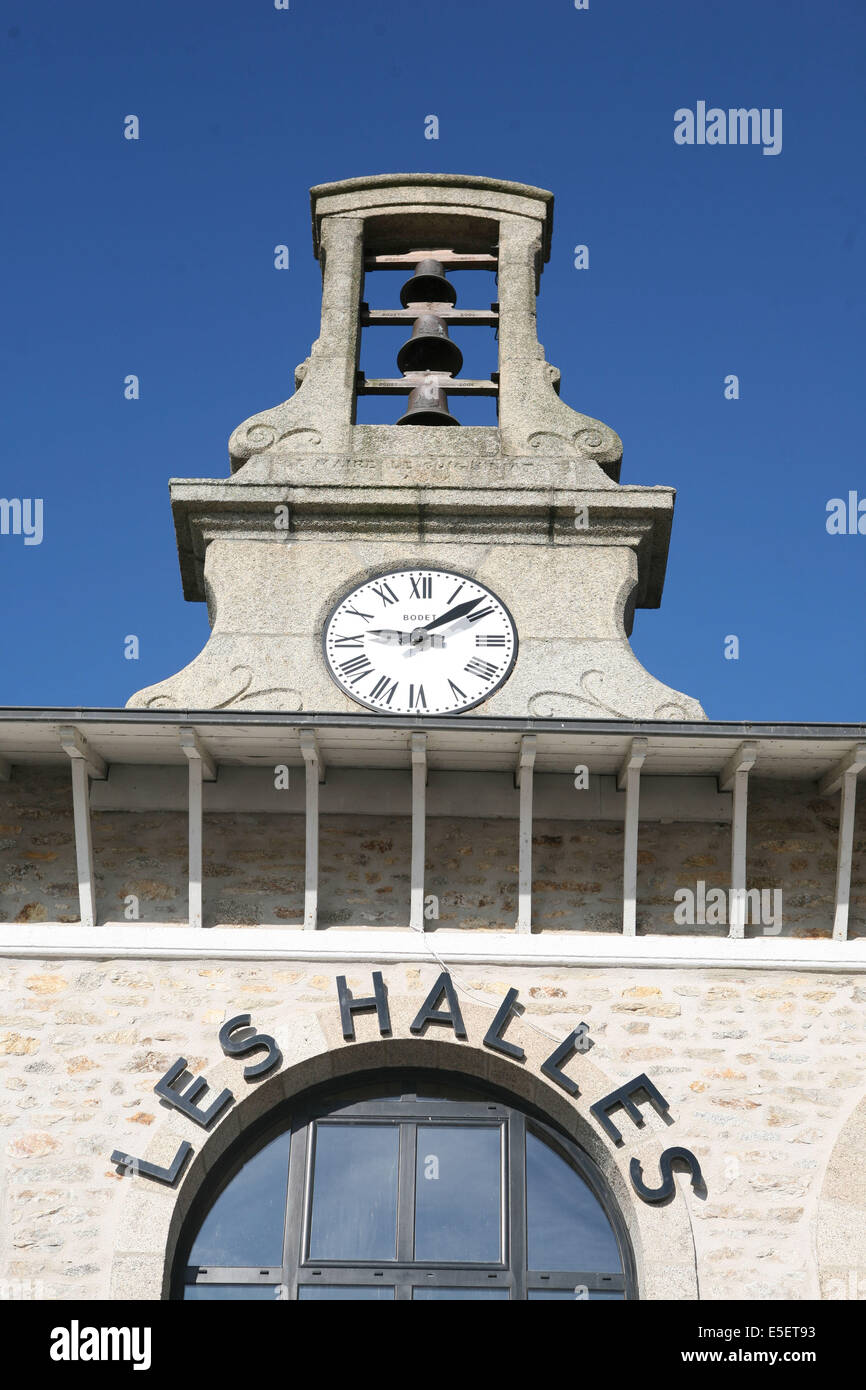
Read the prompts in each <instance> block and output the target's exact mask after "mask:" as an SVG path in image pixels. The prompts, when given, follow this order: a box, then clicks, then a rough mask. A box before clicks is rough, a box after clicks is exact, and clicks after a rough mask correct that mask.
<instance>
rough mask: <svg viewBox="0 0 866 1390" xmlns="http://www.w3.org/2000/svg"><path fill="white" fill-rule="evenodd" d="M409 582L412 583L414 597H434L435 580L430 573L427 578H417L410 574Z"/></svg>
mask: <svg viewBox="0 0 866 1390" xmlns="http://www.w3.org/2000/svg"><path fill="white" fill-rule="evenodd" d="M409 583H410V584H411V585H412V598H432V597H433V580H432V579H431V578H430V577H429V575H428V576H427V577H426V578H422V579H419V580H415V579H413V578H412V576H411V574H410V576H409Z"/></svg>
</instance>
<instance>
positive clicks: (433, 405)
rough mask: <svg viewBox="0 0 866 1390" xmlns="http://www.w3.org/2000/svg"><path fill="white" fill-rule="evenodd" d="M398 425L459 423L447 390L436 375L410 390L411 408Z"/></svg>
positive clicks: (401, 417) (402, 416)
mask: <svg viewBox="0 0 866 1390" xmlns="http://www.w3.org/2000/svg"><path fill="white" fill-rule="evenodd" d="M397 424H398V425H459V424H460V421H459V420H455V419H454V416H453V415H452V414H451V412H450V411H449V409H448V401H447V398H446V396H445V392H444V391H443V390H442V387H441V386H440V385H439V382H438V381H437V380H436V378H435V377H431V378H430V379H429V380H428V381H422V383H421V385H420V386H416V387H414V388H413V390H411V391H410V392H409V408H408V410H407V411H406V414H405V415H401V416H400V419H399V420H398V421H397Z"/></svg>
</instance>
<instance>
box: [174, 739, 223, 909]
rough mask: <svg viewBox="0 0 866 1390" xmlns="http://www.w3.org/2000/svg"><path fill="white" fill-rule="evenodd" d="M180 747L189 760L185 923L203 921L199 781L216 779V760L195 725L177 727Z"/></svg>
mask: <svg viewBox="0 0 866 1390" xmlns="http://www.w3.org/2000/svg"><path fill="white" fill-rule="evenodd" d="M178 738H179V741H180V746H181V751H182V752H183V753H184V755H185V757H186V758H187V761H188V764H189V798H188V802H187V814H188V818H189V909H188V910H189V924H190V926H191V927H200V926H202V925H203V921H204V917H203V912H202V897H203V883H204V866H203V852H202V851H203V842H204V830H203V824H202V815H203V796H202V782H215V781H216V780H217V768H216V764H215V762H214V760H213V758H212V757H211V755H210V753H209V752H208V750H207V749H206V748H205V746H204V744H203V743H202V741H201V739H200V738H199V736H198V734H197V733H196V731H195V729H188V728H187V729H181V730H180V731H179V734H178Z"/></svg>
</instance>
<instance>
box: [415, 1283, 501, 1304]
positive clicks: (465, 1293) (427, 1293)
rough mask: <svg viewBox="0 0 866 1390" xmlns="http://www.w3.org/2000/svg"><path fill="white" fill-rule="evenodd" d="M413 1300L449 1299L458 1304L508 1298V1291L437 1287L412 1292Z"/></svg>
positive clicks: (425, 1287)
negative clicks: (463, 1301) (458, 1302)
mask: <svg viewBox="0 0 866 1390" xmlns="http://www.w3.org/2000/svg"><path fill="white" fill-rule="evenodd" d="M412 1298H413V1300H415V1301H416V1302H419V1301H423V1300H424V1299H428V1300H429V1299H434V1298H435V1299H447V1300H448V1301H449V1302H452V1301H454V1302H456V1301H458V1300H460V1299H469V1298H472V1299H475V1298H504V1299H507V1298H508V1290H507V1289H437V1288H435V1287H432V1288H430V1287H427V1286H426V1285H425V1286H424V1287H423V1288H417V1289H413V1290H412Z"/></svg>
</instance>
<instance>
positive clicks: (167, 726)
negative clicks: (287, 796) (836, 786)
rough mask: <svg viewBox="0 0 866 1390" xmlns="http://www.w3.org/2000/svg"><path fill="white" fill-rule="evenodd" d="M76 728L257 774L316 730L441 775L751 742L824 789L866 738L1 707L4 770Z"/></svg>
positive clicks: (60, 756)
mask: <svg viewBox="0 0 866 1390" xmlns="http://www.w3.org/2000/svg"><path fill="white" fill-rule="evenodd" d="M69 725H72V726H73V727H74V728H76V729H78V730H79V732H80V733H81V734H82V735H83V736H84V737H85V739H86V741H87V745H88V747H89V748H90V749H91V750H92V751H93V752H94V753H95V754H96V755H98V756H99V757H100V758H102V759H104V761H105V762H106V763H108V764H111V763H140V764H152V765H172V764H177V765H184V764H185V762H186V756H185V754H184V752H183V749H182V745H181V740H180V737H179V731H180V730H181V729H189V728H194V729H195V730H196V732H197V733H198V735H199V737H200V739H201V740H202V743H203V744H204V745H205V746H206V748H207V752H208V753H209V755H210V756H211V757H212V758H213V759H214V761H215V762H218V763H221V764H224V765H226V766H236V767H244V766H249V767H255V766H261V765H264V764H267V763H273V761H274V756H275V753H276V752H279V754H280V761H283V762H290V763H297V764H298V765H301V764H302V763H303V761H304V758H303V753H302V750H301V733H302V731H304V730H315V732H316V737H317V740H318V742H319V745H320V747H321V750H322V755H323V758H324V760H325V762H326V763H329V764H330V765H332V766H338V765H339V766H344V767H361V768H389V767H390V768H394V767H405V766H408V763H409V760H410V740H411V735H412V734H413V733H417V732H418V731H419V730H421V731H423V732H425V733H426V734H427V757H428V763H429V765H430V767H433V768H441V769H450V770H455V771H457V770H465V771H471V770H477V771H488V772H493V771H507V770H510V769H513V767H514V766H515V760H516V758H517V756H518V754H519V751H520V742H521V739H522V738H523V737H524V736H525V735H526V734H534V735H535V738H536V762H535V768H536V771H537V772H554V773H556V772H558V773H566V774H567V773H571V772H573V769H574V766H575V762H576V761H578V760H580V761H583V762H585V763H587V765H588V766H589V767H590V768H591V770H592V771H593V772H594V773H596V774H612V773H613V774H615V773H616V772H617V771H618V770H619V768H620V767H621V766H622V763H623V759H624V757H625V756H626V754H627V752H628V750H629V747H630V744H631V741H632V739H634V738H646V740H647V754H646V759H645V762H644V764H643V774H644V775H645V776H650V777H652V776H654V775H655V776H714V775H717V774H718V773H719V772H720V771H721V770H722V769H723V768H724V766H725V764H726V763H727V762H728V761H729V759H730V758H731V757H732V756H733V755H734V754H735V753H736V751H737V749H738V748H739V746H740V744H741V743H743V742H744V741H747V740H748V741H754V742H755V743H756V744H757V757H756V761H755V764H754V769H753V773H754V775H755V776H757V777H769V778H777V779H791V780H801V781H815V782H819V781H821V780H822V779H824V778H826V777H827V775H828V774H829V773H831V772H833V770H834V769H835V768H836V767H837V766H838V765H839V764H840V762H841V761H842V760H843V759H845V758H846V757H847V756H848V755H849V754H851V753H853V752H854V750H855V748H856V745H857V744H862V743H863V742H864V740H866V724H787V723H786V724H770V723H726V722H712V721H694V722H687V723H686V722H675V721H666V720H641V721H630V720H624V719H611V720H581V719H518V718H511V719H491V718H486V717H484V716H483V715H478V716H473V715H463V716H461V717H459V718H457V719H454V718H447V717H440V718H428V717H423V716H418V717H414V716H408V715H407V716H402V717H398V716H393V717H382V716H380V715H375V714H367V713H358V714H316V713H309V714H304V715H299V714H281V713H267V712H262V713H255V712H252V711H245V712H239V711H225V710H190V711H184V712H174V711H167V710H127V709H98V708H97V709H82V708H53V709H31V708H18V709H15V708H0V764H2V763H6V764H10V765H11V766H12V767H27V766H31V767H37V766H51V765H56V766H62V765H68V756H67V753H66V752H65V751H64V748H63V745H62V743H61V735H60V730H61V729H62V728H64V727H66V726H69Z"/></svg>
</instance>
